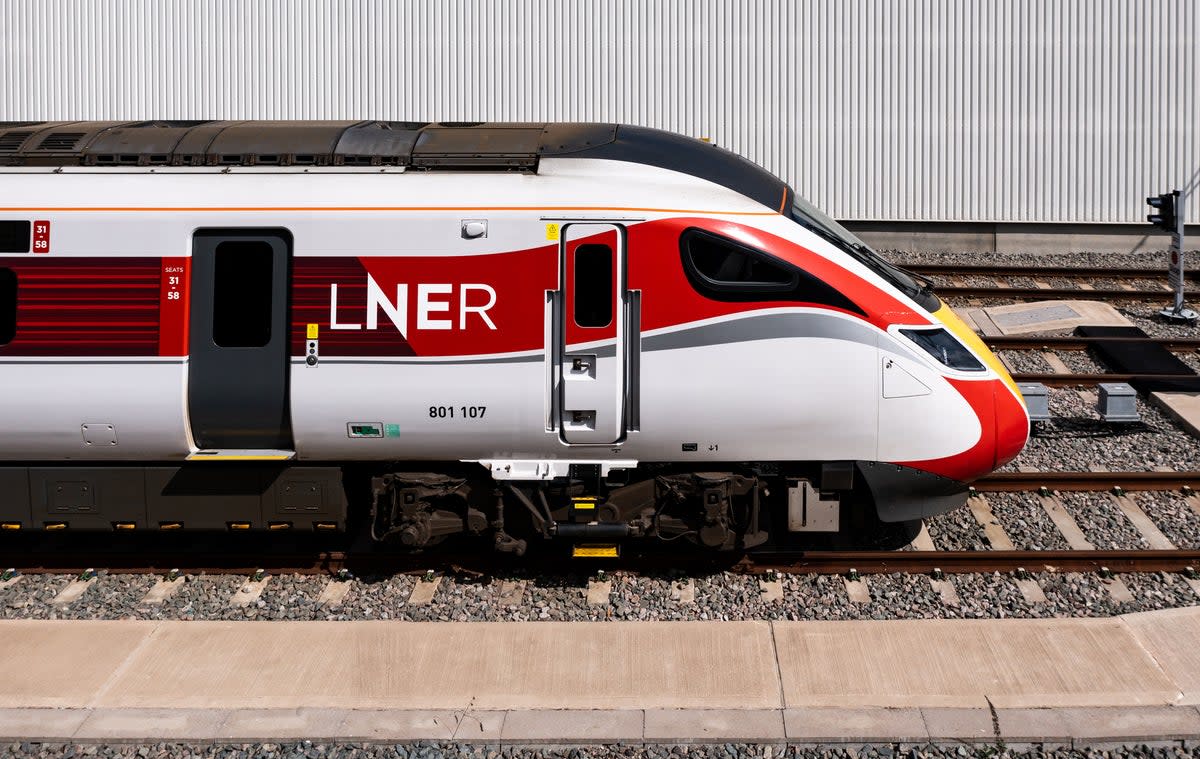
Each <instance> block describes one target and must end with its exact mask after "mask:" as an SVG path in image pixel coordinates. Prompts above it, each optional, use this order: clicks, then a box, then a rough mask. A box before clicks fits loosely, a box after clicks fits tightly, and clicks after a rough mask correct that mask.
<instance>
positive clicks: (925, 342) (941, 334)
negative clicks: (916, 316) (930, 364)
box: [900, 327, 984, 372]
mask: <svg viewBox="0 0 1200 759" xmlns="http://www.w3.org/2000/svg"><path fill="white" fill-rule="evenodd" d="M900 334H902V335H904V336H905V337H907V338H908V339H909V340H912V341H913V342H914V343H916V344H917V345H919V346H921V348H923V349H924V350H925V352H926V353H928V354H929V355H931V356H933V357H934V358H936V359H937V360H938V361H939V362H941V363H942V364H944V365H946V366H948V367H950V368H951V369H957V370H959V371H962V372H982V371H984V366H983V364H982V363H980V361H979V359H977V358H975V356H974V354H972V353H971V351H969V350H967V348H966V346H965V345H963V344H962V343H960V342H959V341H958V340H957V339H955V337H954V335H951V334H950V333H949V332H947V331H946V330H944V329H942V328H940V327H934V328H931V329H902V330H900Z"/></svg>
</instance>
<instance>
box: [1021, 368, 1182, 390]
mask: <svg viewBox="0 0 1200 759" xmlns="http://www.w3.org/2000/svg"><path fill="white" fill-rule="evenodd" d="M1195 376H1196V375H1194V374H1119V373H1110V372H1100V373H1088V372H1079V373H1074V372H1072V373H1067V374H1060V373H1058V372H1013V373H1012V378H1013V380H1014V381H1016V382H1040V383H1042V384H1043V385H1046V386H1048V387H1076V386H1079V385H1096V384H1099V383H1101V382H1156V381H1158V382H1166V381H1170V380H1180V379H1187V378H1189V377H1193V378H1194V377H1195Z"/></svg>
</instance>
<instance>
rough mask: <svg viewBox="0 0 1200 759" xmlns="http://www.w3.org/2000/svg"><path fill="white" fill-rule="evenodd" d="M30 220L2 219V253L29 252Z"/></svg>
mask: <svg viewBox="0 0 1200 759" xmlns="http://www.w3.org/2000/svg"><path fill="white" fill-rule="evenodd" d="M30 228H31V227H30V222H28V221H0V253H28V252H29V231H30Z"/></svg>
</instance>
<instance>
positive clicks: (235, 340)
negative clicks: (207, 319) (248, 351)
mask: <svg viewBox="0 0 1200 759" xmlns="http://www.w3.org/2000/svg"><path fill="white" fill-rule="evenodd" d="M273 257H274V256H273V251H272V249H271V245H270V243H268V242H265V241H262V240H245V241H242V240H230V241H228V242H223V243H221V244H219V245H217V250H216V254H215V257H214V272H213V276H214V279H215V284H214V287H213V342H214V343H216V344H217V345H219V346H221V347H222V348H261V347H263V346H264V345H266V344H267V343H269V342H270V341H271V288H272V282H273V280H272V271H271V269H272V259H273Z"/></svg>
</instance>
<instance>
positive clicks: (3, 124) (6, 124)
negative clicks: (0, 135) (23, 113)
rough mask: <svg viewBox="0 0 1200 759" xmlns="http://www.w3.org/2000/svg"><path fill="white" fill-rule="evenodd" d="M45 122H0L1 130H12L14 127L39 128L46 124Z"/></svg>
mask: <svg viewBox="0 0 1200 759" xmlns="http://www.w3.org/2000/svg"><path fill="white" fill-rule="evenodd" d="M45 123H46V122H44V121H0V129H12V128H13V127H23V126H37V125H38V124H45Z"/></svg>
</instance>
